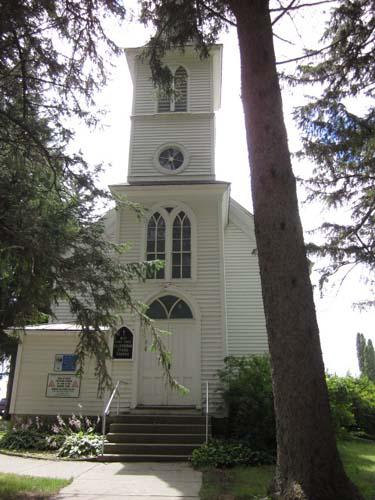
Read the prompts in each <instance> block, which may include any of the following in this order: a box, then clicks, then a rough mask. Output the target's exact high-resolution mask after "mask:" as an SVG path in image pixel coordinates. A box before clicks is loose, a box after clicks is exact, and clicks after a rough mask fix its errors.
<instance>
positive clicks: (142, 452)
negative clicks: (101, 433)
mask: <svg viewBox="0 0 375 500" xmlns="http://www.w3.org/2000/svg"><path fill="white" fill-rule="evenodd" d="M210 431H211V428H210V426H209V432H210ZM205 439H206V418H205V416H202V415H201V414H200V413H198V411H197V410H194V411H193V410H189V411H188V412H186V411H185V412H184V411H183V410H178V409H173V411H168V409H167V410H164V412H163V411H162V410H159V409H158V411H153V409H151V408H147V409H143V408H142V409H137V410H136V411H135V412H131V413H128V414H125V415H118V416H111V417H110V425H109V432H108V434H107V436H106V442H105V444H104V455H103V457H99V460H104V461H128V462H135V461H138V462H142V461H145V462H154V461H158V462H181V461H187V460H189V458H190V456H191V453H192V451H193V450H194V448H197V447H198V446H200V445H201V444H202V443H204V442H205Z"/></svg>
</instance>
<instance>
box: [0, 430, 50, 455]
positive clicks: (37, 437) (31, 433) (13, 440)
mask: <svg viewBox="0 0 375 500" xmlns="http://www.w3.org/2000/svg"><path fill="white" fill-rule="evenodd" d="M0 448H4V449H6V450H40V451H44V450H47V449H48V443H47V441H46V435H45V434H43V433H40V432H37V431H35V430H33V429H30V430H29V429H24V430H18V431H16V430H12V431H9V432H7V433H6V434H4V436H3V437H2V438H1V439H0Z"/></svg>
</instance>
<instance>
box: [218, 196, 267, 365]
mask: <svg viewBox="0 0 375 500" xmlns="http://www.w3.org/2000/svg"><path fill="white" fill-rule="evenodd" d="M224 241H225V289H226V305H227V308H226V313H227V348H228V354H229V355H234V356H242V355H245V354H259V353H263V352H266V351H267V350H268V344H267V333H266V326H265V318H264V310H263V301H262V293H261V284H260V276H259V267H258V258H257V255H256V243H255V235H254V228H253V218H252V216H251V215H250V214H249V213H247V212H246V211H245V210H244V209H243V208H242V207H240V206H239V205H238V204H237V203H235V202H233V201H231V206H230V217H229V224H228V225H227V227H226V229H225V240H224Z"/></svg>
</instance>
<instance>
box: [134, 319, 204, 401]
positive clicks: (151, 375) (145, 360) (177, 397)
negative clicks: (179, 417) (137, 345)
mask: <svg viewBox="0 0 375 500" xmlns="http://www.w3.org/2000/svg"><path fill="white" fill-rule="evenodd" d="M155 324H156V325H155V326H156V327H157V328H158V329H160V330H166V331H169V332H171V335H163V336H162V339H163V342H164V344H165V346H166V348H167V350H168V351H170V352H171V353H172V359H171V373H172V375H173V377H174V378H176V379H177V380H178V382H179V383H180V384H182V385H183V386H185V387H186V388H187V389H189V393H188V394H181V393H180V392H178V391H177V390H176V389H171V388H170V387H169V385H168V384H167V382H166V378H165V376H164V375H163V371H162V369H161V367H160V365H159V364H158V360H157V358H158V355H157V353H156V352H150V351H149V350H146V351H145V349H144V341H143V340H142V341H141V343H142V345H141V350H140V373H139V381H140V390H139V403H140V404H141V405H146V406H147V405H150V406H191V405H197V404H198V391H199V365H200V363H199V359H200V358H199V346H198V342H197V341H198V338H197V326H196V321H195V320H193V319H188V320H178V319H174V320H168V321H155ZM150 341H151V340H150V334H148V338H147V343H146V344H147V346H149V345H150Z"/></svg>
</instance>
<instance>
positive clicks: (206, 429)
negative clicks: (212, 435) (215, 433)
mask: <svg viewBox="0 0 375 500" xmlns="http://www.w3.org/2000/svg"><path fill="white" fill-rule="evenodd" d="M207 443H208V380H206V444H207Z"/></svg>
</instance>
